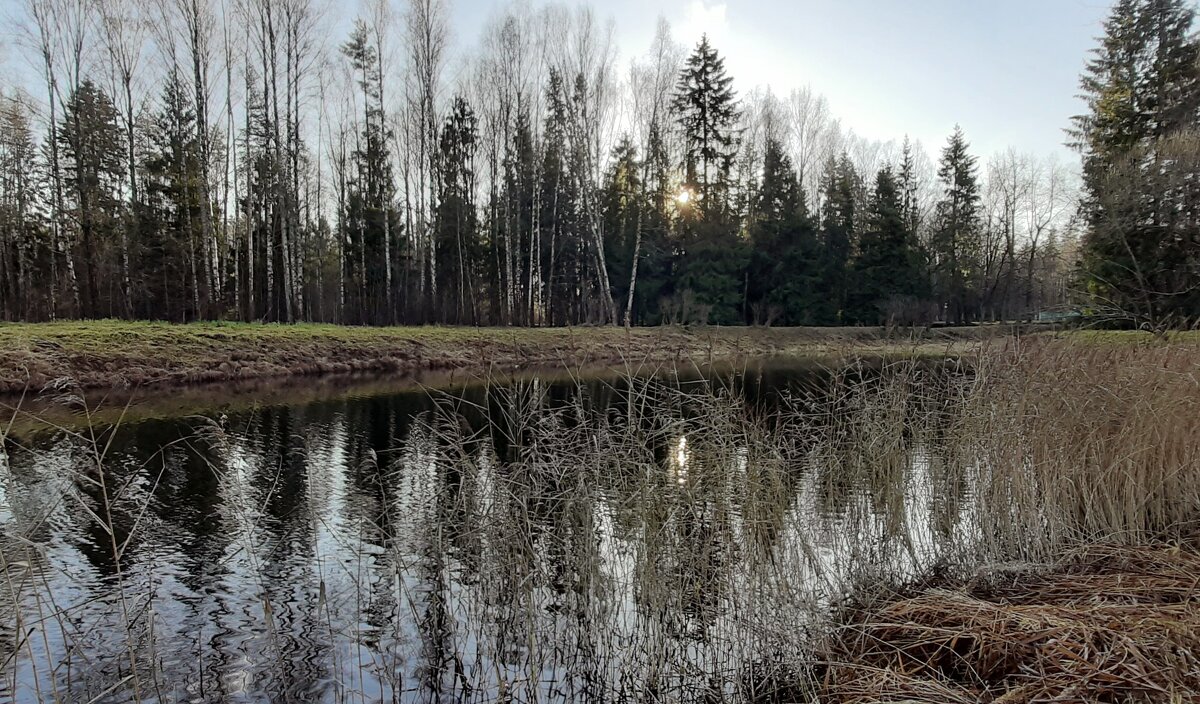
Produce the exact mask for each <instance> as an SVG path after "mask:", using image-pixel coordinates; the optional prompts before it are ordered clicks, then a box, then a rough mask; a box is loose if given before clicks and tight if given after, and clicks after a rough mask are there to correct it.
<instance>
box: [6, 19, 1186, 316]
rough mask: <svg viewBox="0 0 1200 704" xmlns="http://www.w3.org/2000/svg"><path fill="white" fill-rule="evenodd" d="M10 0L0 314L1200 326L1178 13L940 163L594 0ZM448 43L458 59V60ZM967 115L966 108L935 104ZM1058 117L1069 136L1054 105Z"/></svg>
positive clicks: (1115, 38)
mask: <svg viewBox="0 0 1200 704" xmlns="http://www.w3.org/2000/svg"><path fill="white" fill-rule="evenodd" d="M447 2H449V0H411V1H410V2H407V3H403V4H394V3H393V2H391V1H390V0H372V1H371V2H368V3H366V4H365V5H363V7H362V12H361V15H360V16H359V17H357V18H356V19H355V21H354V22H353V26H352V29H351V30H350V31H349V32H348V33H347V34H346V35H345V36H328V35H329V32H328V28H329V26H330V25H331V23H332V18H331V16H330V15H331V13H332V12H333V10H332V9H330V8H327V7H324V6H322V5H320V4H319V3H318V2H317V0H162V1H161V2H157V3H136V2H131V1H129V0H21V2H20V8H19V9H20V13H19V16H18V17H16V18H15V22H14V28H13V31H14V36H15V37H16V38H17V41H16V46H15V49H14V51H12V52H10V56H9V58H8V61H9V62H10V63H11V64H16V63H18V62H20V63H21V64H22V65H23V66H25V70H23V71H12V72H8V73H9V75H10V76H15V75H27V76H30V77H35V78H36V79H38V81H40V83H39V82H38V81H33V80H27V81H16V80H15V79H11V80H10V79H3V81H8V82H7V83H5V82H3V81H0V320H10V321H16V320H22V321H42V320H52V319H64V318H66V319H72V318H85V319H91V318H122V319H151V320H167V321H178V322H184V321H192V320H243V321H272V322H294V321H315V322H332V323H341V324H351V325H393V324H424V323H444V324H460V325H521V326H559V325H577V324H601V325H602V324H626V325H654V324H671V323H697V324H703V323H709V324H719V325H737V324H755V325H781V326H782V325H880V324H888V325H910V324H929V323H933V322H943V323H948V324H965V323H972V322H979V321H1000V320H1019V319H1023V318H1028V317H1030V316H1033V315H1036V313H1037V312H1038V311H1044V310H1061V309H1064V308H1067V307H1072V308H1076V307H1084V306H1086V307H1087V310H1088V311H1091V312H1093V313H1095V314H1098V315H1106V316H1109V317H1115V318H1121V319H1125V320H1129V321H1133V322H1134V323H1136V324H1139V325H1142V324H1151V325H1155V326H1159V325H1179V324H1182V323H1183V322H1185V321H1187V320H1190V319H1192V318H1194V317H1196V316H1197V314H1198V313H1200V294H1197V288H1198V287H1197V283H1198V282H1200V276H1198V274H1197V272H1198V271H1200V265H1198V263H1197V259H1198V257H1200V255H1198V252H1200V234H1198V233H1200V228H1198V226H1197V225H1198V220H1200V191H1198V188H1200V187H1198V185H1197V183H1198V181H1197V179H1196V178H1195V177H1194V176H1195V174H1196V172H1197V169H1198V168H1200V159H1198V157H1200V150H1198V148H1197V144H1198V143H1197V140H1196V138H1195V132H1194V130H1195V127H1196V120H1197V116H1198V115H1200V72H1198V69H1197V66H1198V65H1200V64H1198V62H1197V41H1196V38H1195V35H1194V32H1193V19H1194V18H1193V11H1192V10H1191V9H1190V5H1187V4H1185V3H1183V2H1182V0H1119V2H1117V3H1116V5H1115V7H1114V8H1113V10H1112V16H1111V18H1110V19H1109V21H1108V22H1107V23H1106V25H1105V28H1104V32H1105V34H1104V36H1103V37H1102V38H1101V39H1100V43H1099V45H1098V48H1097V49H1096V51H1095V53H1094V55H1093V57H1092V59H1091V61H1090V63H1089V64H1088V66H1087V69H1086V71H1085V74H1084V76H1083V78H1082V81H1081V91H1082V97H1083V98H1084V101H1085V103H1084V108H1085V110H1084V114H1083V115H1081V116H1080V117H1078V118H1076V119H1075V120H1074V121H1073V124H1072V125H1071V126H1070V129H1069V130H1067V131H1066V132H1065V133H1064V140H1069V141H1071V142H1072V143H1073V144H1074V146H1075V147H1076V148H1077V149H1078V151H1079V152H1080V154H1081V157H1082V170H1080V169H1078V168H1076V166H1075V165H1073V164H1072V165H1065V164H1061V163H1059V162H1058V161H1057V160H1056V159H1055V158H1053V156H1040V155H1033V154H1023V153H1020V152H1018V151H1016V150H1008V151H1005V152H1003V153H1000V154H996V155H992V156H990V157H988V158H987V159H986V160H985V159H982V158H981V156H980V155H977V154H975V153H973V152H972V148H971V144H970V141H969V138H968V135H967V134H965V133H964V131H963V130H961V129H956V130H955V131H954V132H953V133H952V134H950V135H948V136H947V139H946V142H945V144H944V145H941V146H940V148H938V149H937V151H936V153H935V154H934V155H932V156H931V155H930V154H929V153H927V152H926V151H925V149H924V147H923V146H922V145H920V144H919V143H917V142H915V141H912V140H909V139H907V138H904V137H902V136H899V135H898V136H897V140H896V141H891V142H877V141H872V140H868V139H864V138H861V137H859V136H857V135H855V134H854V132H853V131H852V130H848V129H845V128H844V127H843V126H842V124H841V123H840V121H839V120H838V119H837V118H836V116H835V114H834V111H833V108H832V107H831V106H830V104H829V103H828V101H826V100H825V99H824V98H823V97H822V96H820V95H818V94H816V93H815V92H814V91H812V90H810V89H805V90H797V91H793V92H791V93H790V94H787V95H776V94H774V93H773V92H772V91H771V90H770V89H769V88H767V87H761V86H755V85H754V84H753V77H735V76H732V75H730V74H729V72H728V71H727V69H726V66H725V60H724V58H723V56H722V54H721V51H720V47H717V46H714V45H713V44H712V43H711V42H710V41H709V39H708V38H707V37H705V38H703V39H701V40H700V41H699V42H698V43H696V44H695V45H694V46H683V45H681V44H680V43H679V42H677V41H676V39H675V38H673V36H672V33H671V28H670V26H669V25H668V24H667V22H666V21H665V20H661V21H660V23H659V26H658V29H657V32H656V35H655V38H654V40H653V42H652V44H651V46H649V47H648V48H647V50H646V51H645V53H644V55H642V56H639V57H636V58H634V59H633V60H632V61H629V60H625V59H622V58H621V57H620V56H619V55H618V52H617V51H616V48H615V42H614V26H613V23H612V22H610V21H606V20H605V19H603V18H602V17H601V16H599V15H598V13H597V12H596V11H595V10H593V9H590V8H588V7H577V6H571V7H568V6H565V5H556V4H549V5H539V6H536V7H535V6H531V5H529V4H527V3H521V2H513V3H511V4H509V5H507V6H505V7H504V8H502V9H501V10H499V11H497V12H496V13H495V15H494V16H493V17H491V19H490V20H489V21H488V23H487V25H486V28H485V30H484V31H483V33H482V36H479V37H456V36H455V34H454V32H453V28H452V27H451V26H450V20H449V17H450V13H449V7H448V5H447ZM452 38H454V39H456V40H457V41H458V42H459V43H460V44H463V45H465V48H464V49H461V50H458V51H457V52H456V51H455V50H454V49H453V42H452ZM951 119H952V116H951ZM1063 127H1064V128H1065V127H1068V126H1067V125H1063Z"/></svg>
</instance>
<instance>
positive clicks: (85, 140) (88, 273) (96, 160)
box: [58, 81, 125, 318]
mask: <svg viewBox="0 0 1200 704" xmlns="http://www.w3.org/2000/svg"><path fill="white" fill-rule="evenodd" d="M119 119H120V114H119V113H118V112H117V109H116V107H115V106H114V105H113V102H112V99H111V98H109V97H108V95H107V94H105V93H104V91H102V90H100V88H99V87H97V86H96V84H94V83H92V82H91V81H84V82H83V83H82V84H80V86H79V89H78V90H77V91H75V92H74V93H72V95H71V96H70V98H69V99H68V100H67V103H66V106H65V110H64V115H63V124H62V129H61V130H60V131H59V134H58V137H59V140H60V141H61V144H60V147H61V148H62V154H63V158H64V160H65V162H64V166H65V174H66V185H67V189H68V192H69V194H70V195H71V197H72V200H73V206H74V209H73V215H74V220H75V222H76V224H77V225H78V228H79V236H80V247H81V254H82V257H81V260H82V261H83V267H84V272H83V273H84V282H85V286H84V289H83V293H84V295H83V300H82V305H83V311H82V313H83V317H85V318H92V317H100V316H110V315H112V314H113V312H114V308H113V306H112V302H113V297H112V296H105V297H104V298H102V297H101V296H102V294H101V291H100V280H101V279H104V280H106V281H108V280H111V279H112V278H114V277H109V276H108V274H111V273H112V272H114V271H116V270H117V267H115V266H114V265H113V263H112V262H107V261H105V259H106V258H107V257H108V256H109V255H111V254H112V253H113V247H112V244H113V241H114V239H115V237H114V236H115V235H116V234H117V232H118V228H119V227H121V215H122V211H123V201H122V198H121V183H122V178H123V176H124V174H125V159H124V144H125V142H124V132H123V130H122V129H121V126H120V122H119Z"/></svg>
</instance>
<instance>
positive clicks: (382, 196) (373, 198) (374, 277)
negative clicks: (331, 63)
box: [342, 20, 401, 325]
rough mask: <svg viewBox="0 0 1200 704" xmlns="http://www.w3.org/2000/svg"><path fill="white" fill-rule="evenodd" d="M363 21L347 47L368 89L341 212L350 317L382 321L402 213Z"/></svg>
mask: <svg viewBox="0 0 1200 704" xmlns="http://www.w3.org/2000/svg"><path fill="white" fill-rule="evenodd" d="M369 37H370V33H369V30H368V28H367V27H366V25H365V24H364V23H363V22H362V21H361V20H360V21H359V22H358V23H357V24H356V25H355V28H354V32H353V33H352V34H351V35H350V40H349V41H347V42H346V44H344V45H343V46H342V53H343V54H345V55H346V57H347V58H349V59H350V63H351V65H352V66H353V68H354V70H355V72H356V73H357V74H358V76H359V89H360V90H361V91H362V94H363V125H362V130H361V132H360V134H359V135H358V139H357V143H356V146H355V149H354V150H353V152H352V153H351V155H350V159H351V164H350V175H349V177H348V178H347V191H348V193H347V197H346V212H345V213H343V214H342V230H343V232H344V233H345V242H346V245H345V247H344V248H343V258H344V259H345V262H344V266H345V271H346V272H347V273H348V278H349V279H350V281H348V282H347V289H348V294H352V295H347V297H346V303H347V306H346V307H347V310H346V311H345V316H346V319H347V321H348V322H355V323H365V324H370V325H383V324H387V323H390V322H394V316H395V310H393V307H392V305H391V303H392V301H391V292H390V290H389V286H388V284H389V282H388V272H389V262H388V257H389V255H390V253H391V252H395V251H398V250H399V249H400V248H399V247H398V246H397V243H396V242H394V241H392V238H393V237H395V236H396V235H397V234H398V233H399V232H400V231H401V225H400V217H399V213H398V212H397V211H396V209H395V207H394V206H393V204H392V197H391V193H392V187H393V186H392V164H391V156H390V154H391V152H390V150H389V149H388V141H389V140H390V139H391V130H390V129H389V128H388V127H387V124H386V121H385V115H384V106H383V99H382V93H381V91H382V87H381V86H380V85H379V82H378V71H377V70H376V64H377V62H378V61H379V56H378V55H377V52H376V51H375V48H374V47H373V46H371V44H370V41H369Z"/></svg>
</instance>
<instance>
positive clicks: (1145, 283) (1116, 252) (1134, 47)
mask: <svg viewBox="0 0 1200 704" xmlns="http://www.w3.org/2000/svg"><path fill="white" fill-rule="evenodd" d="M1194 15H1195V12H1194V10H1193V8H1192V7H1191V6H1190V4H1188V3H1185V2H1183V0H1120V2H1118V3H1117V4H1116V6H1115V7H1114V8H1113V11H1112V14H1111V16H1110V17H1109V19H1108V20H1107V21H1106V22H1105V25H1104V31H1105V34H1104V37H1103V38H1102V40H1101V43H1100V46H1099V47H1098V48H1097V49H1096V51H1095V56H1094V57H1093V59H1092V61H1091V62H1090V63H1089V64H1088V66H1087V69H1086V71H1085V73H1084V75H1083V78H1082V81H1081V84H1082V89H1083V96H1082V97H1083V98H1084V100H1085V101H1086V103H1087V106H1088V111H1087V113H1086V114H1084V115H1081V116H1078V117H1076V118H1075V120H1074V130H1073V132H1072V134H1073V136H1074V138H1075V146H1076V147H1077V148H1078V149H1079V150H1080V151H1081V153H1082V155H1083V181H1084V189H1085V199H1084V204H1083V214H1084V216H1085V218H1086V223H1087V228H1088V229H1087V232H1086V233H1085V237H1084V240H1083V255H1082V262H1081V274H1082V276H1083V279H1084V283H1085V285H1086V286H1087V288H1088V290H1089V292H1090V294H1091V295H1092V296H1093V297H1094V298H1095V300H1096V301H1097V302H1099V303H1101V304H1102V305H1103V306H1104V307H1106V308H1108V309H1110V310H1112V311H1113V312H1115V313H1118V314H1120V315H1122V316H1127V317H1132V318H1134V319H1135V320H1137V321H1139V322H1140V323H1142V324H1151V325H1154V326H1160V325H1163V324H1167V323H1168V322H1170V321H1172V320H1175V321H1180V320H1185V319H1189V318H1195V317H1197V316H1200V293H1197V291H1198V290H1200V234H1197V233H1198V231H1200V227H1198V226H1200V220H1198V217H1200V216H1198V215H1197V214H1196V213H1197V211H1196V209H1195V207H1194V204H1195V200H1196V194H1195V186H1194V183H1195V181H1196V170H1197V169H1196V164H1197V161H1198V158H1197V156H1198V155H1197V150H1196V148H1195V146H1194V134H1195V130H1196V128H1197V117H1198V114H1200V68H1198V61H1200V45H1198V44H1197V41H1196V39H1195V37H1194V35H1193V23H1194Z"/></svg>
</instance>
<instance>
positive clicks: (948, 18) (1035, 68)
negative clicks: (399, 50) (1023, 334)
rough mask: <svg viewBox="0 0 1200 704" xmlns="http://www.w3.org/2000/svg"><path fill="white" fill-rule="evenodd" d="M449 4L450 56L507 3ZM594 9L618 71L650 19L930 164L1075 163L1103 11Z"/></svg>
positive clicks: (941, 6) (741, 75)
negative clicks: (1002, 159)
mask: <svg viewBox="0 0 1200 704" xmlns="http://www.w3.org/2000/svg"><path fill="white" fill-rule="evenodd" d="M326 1H327V2H329V3H330V4H331V5H332V7H331V8H330V9H331V10H332V12H330V13H328V14H326V17H328V18H330V24H331V26H330V27H329V30H330V31H331V32H332V33H334V34H337V33H344V31H345V30H346V29H347V27H348V22H349V18H350V17H353V15H354V14H355V11H356V10H357V5H358V3H357V2H356V0H326ZM447 1H448V2H449V4H450V6H451V14H452V25H453V32H454V36H453V41H454V49H455V52H456V53H457V54H459V55H460V56H461V55H462V54H463V53H465V52H469V51H471V49H472V48H473V47H474V46H476V44H477V42H478V40H479V36H480V33H481V31H482V29H483V26H484V24H485V23H486V21H487V20H488V19H489V18H490V17H493V16H495V15H496V14H497V13H498V12H499V11H500V10H501V8H503V7H504V6H505V5H506V4H507V2H508V0H447ZM531 1H532V2H533V4H534V5H537V4H540V0H531ZM567 1H568V4H573V3H575V2H576V1H577V0H567ZM18 4H19V0H0V17H5V18H10V17H13V16H15V15H16V14H17V13H16V10H17V7H18ZM398 4H401V5H402V4H403V1H402V0H399V3H398ZM592 5H593V7H594V8H595V9H596V10H597V12H598V14H600V15H601V17H604V18H606V19H607V18H611V19H612V20H613V21H614V22H615V26H616V33H617V40H618V44H619V48H620V51H621V58H620V61H621V64H622V65H623V66H624V65H628V61H629V60H630V59H631V58H633V57H635V56H641V55H642V54H644V52H645V51H646V50H647V48H648V47H649V44H650V40H651V38H652V35H653V32H654V27H655V24H656V21H657V19H658V17H660V16H662V17H665V18H666V19H667V20H668V21H669V22H670V23H671V26H672V28H673V30H674V34H675V37H676V39H677V40H678V41H679V42H681V43H683V44H685V45H688V46H689V47H691V46H694V44H695V42H696V41H697V40H698V39H699V38H700V35H701V34H702V33H705V32H707V33H708V34H709V36H710V37H711V39H712V41H713V43H714V44H715V46H716V47H717V48H718V50H720V51H721V53H722V54H723V55H724V56H725V57H726V65H727V67H728V69H729V71H730V73H731V74H732V76H733V78H734V80H735V84H734V85H735V87H736V88H737V90H738V92H739V93H740V94H745V93H746V92H747V91H748V90H750V89H752V88H754V87H755V86H768V85H769V86H770V87H771V88H772V89H773V90H774V91H775V92H776V93H777V94H779V95H786V94H787V93H788V92H789V91H790V90H791V89H793V88H797V87H802V86H805V85H811V86H812V87H813V89H814V90H815V91H816V92H818V93H821V94H823V95H825V96H826V97H827V98H828V99H829V102H830V106H831V108H832V111H833V113H834V114H835V115H836V116H837V117H839V118H841V120H842V123H843V125H844V126H845V127H847V128H850V129H853V130H854V131H855V132H856V133H857V134H859V135H860V136H862V137H865V138H868V139H874V140H883V141H886V140H891V139H897V140H898V139H900V138H902V137H903V136H904V135H905V134H909V135H911V136H912V137H914V138H915V139H918V140H920V141H921V142H922V143H924V145H925V146H926V148H927V149H928V150H929V151H930V153H931V154H933V155H934V156H936V154H937V150H938V149H940V147H941V145H942V144H943V142H944V141H945V138H946V136H947V135H948V134H949V132H950V131H951V129H953V127H954V125H955V123H959V124H961V125H962V127H963V129H964V130H966V132H967V136H968V138H969V139H970V140H971V142H972V144H973V146H974V151H975V153H976V154H979V155H980V156H984V157H986V156H988V155H990V154H993V153H995V152H998V151H1000V150H1003V149H1006V148H1008V147H1010V146H1011V147H1014V148H1016V149H1018V150H1020V151H1025V152H1033V153H1038V154H1049V153H1054V152H1057V153H1059V154H1060V155H1061V156H1062V158H1063V159H1064V160H1070V161H1074V159H1075V156H1074V155H1073V154H1072V153H1071V152H1070V151H1069V150H1067V149H1066V148H1065V147H1064V146H1063V141H1064V135H1063V129H1064V128H1065V127H1066V126H1067V125H1068V122H1069V119H1070V117H1071V116H1072V115H1074V114H1077V113H1078V112H1079V111H1080V103H1079V101H1078V99H1077V98H1076V97H1075V96H1076V93H1077V92H1078V82H1079V73H1080V70H1081V69H1082V68H1083V66H1084V63H1085V61H1086V60H1087V56H1088V52H1089V50H1090V49H1091V48H1092V47H1093V46H1094V45H1095V43H1096V37H1097V36H1098V35H1099V33H1100V29H1101V27H1100V25H1101V22H1102V21H1103V19H1104V18H1105V16H1107V14H1108V11H1109V7H1110V5H1111V3H1110V2H1109V0H992V1H986V0H910V1H908V2H905V1H903V0H595V1H594V2H592ZM4 35H7V36H4ZM0 36H4V38H5V39H8V38H10V37H11V34H9V33H7V32H3V33H0ZM17 51H18V49H16V48H15V47H11V46H10V47H8V48H7V49H5V48H0V62H4V63H7V66H8V68H7V69H6V70H7V71H10V72H11V71H14V70H15V71H16V72H17V73H18V74H20V73H23V72H24V71H25V70H26V68H25V66H23V65H22V64H25V63H26V62H24V61H21V60H20V59H19V58H18V57H17V56H15V55H14V54H15V53H16V52H17ZM6 60H7V61H6ZM458 65H461V62H459V63H458ZM13 77H14V75H13V73H9V75H8V78H9V80H12V79H13Z"/></svg>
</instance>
